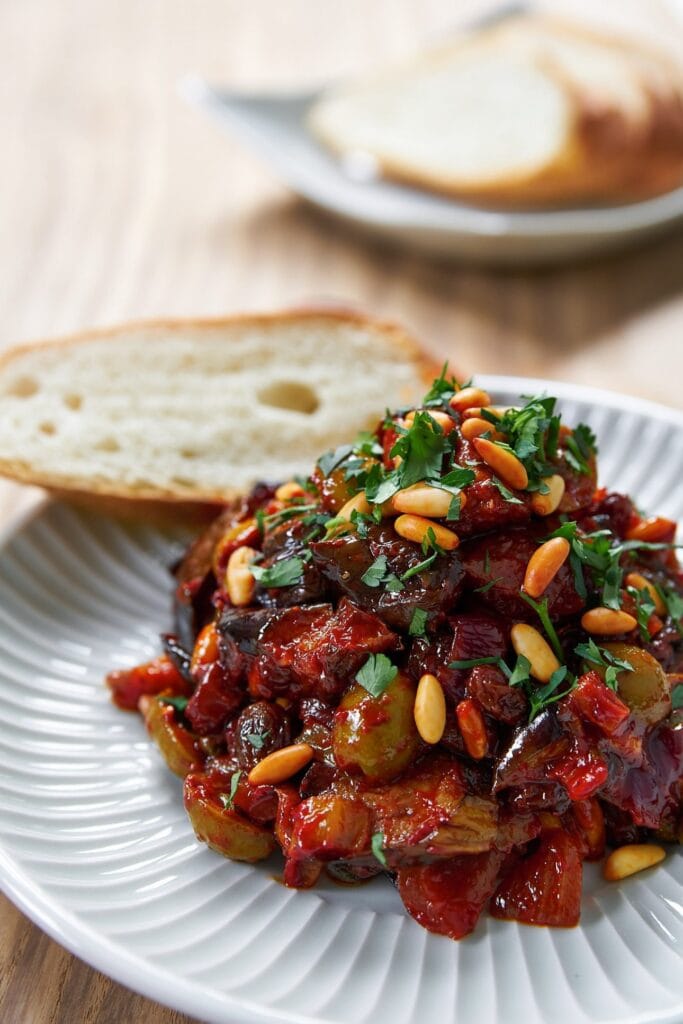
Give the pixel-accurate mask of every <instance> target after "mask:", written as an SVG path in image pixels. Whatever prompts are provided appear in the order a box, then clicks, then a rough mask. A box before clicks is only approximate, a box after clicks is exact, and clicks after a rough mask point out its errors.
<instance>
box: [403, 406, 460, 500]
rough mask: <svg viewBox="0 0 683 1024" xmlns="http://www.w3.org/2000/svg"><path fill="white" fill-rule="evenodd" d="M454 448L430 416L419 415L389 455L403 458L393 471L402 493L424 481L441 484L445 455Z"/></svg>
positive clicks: (417, 414)
mask: <svg viewBox="0 0 683 1024" xmlns="http://www.w3.org/2000/svg"><path fill="white" fill-rule="evenodd" d="M450 450H451V444H450V442H449V440H448V438H447V437H446V435H445V434H444V432H443V429H442V427H441V426H440V425H439V424H438V423H437V422H436V420H434V419H432V417H431V416H430V415H429V413H428V412H416V413H415V419H414V420H413V422H412V424H411V426H410V428H409V429H408V430H405V431H404V432H403V433H402V434H400V435H399V437H398V438H397V439H396V442H395V444H394V446H393V448H392V449H391V452H390V455H391V457H392V458H395V457H396V456H397V455H398V456H400V458H401V462H400V464H399V465H398V466H397V467H396V469H395V470H394V471H393V472H394V474H395V476H396V480H397V482H398V484H399V486H400V488H401V489H403V488H405V487H410V486H411V485H412V484H418V483H420V482H421V481H423V480H439V479H440V478H441V469H442V466H443V458H444V455H445V454H446V453H447V452H449V451H450Z"/></svg>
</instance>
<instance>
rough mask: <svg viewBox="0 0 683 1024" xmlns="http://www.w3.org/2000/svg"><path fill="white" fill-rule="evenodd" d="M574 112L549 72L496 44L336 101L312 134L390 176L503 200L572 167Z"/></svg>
mask: <svg viewBox="0 0 683 1024" xmlns="http://www.w3.org/2000/svg"><path fill="white" fill-rule="evenodd" d="M574 116H575V111H574V105H573V102H572V99H571V97H570V96H569V95H568V94H567V91H566V90H565V89H564V88H563V86H562V84H561V83H559V82H557V81H556V80H555V79H554V78H553V77H552V75H549V74H548V72H547V71H546V70H544V69H543V68H541V67H538V66H535V65H534V64H533V63H532V62H530V61H528V60H526V59H524V58H520V57H518V56H517V55H516V54H514V53H512V54H510V55H508V54H507V53H505V52H504V50H503V49H501V48H499V47H496V46H493V45H491V44H490V43H482V44H480V45H474V46H468V47H464V48H463V49H462V50H459V49H458V50H457V51H454V52H453V53H444V54H434V55H432V56H431V57H430V58H429V59H424V60H422V61H420V62H418V63H416V64H415V65H414V66H412V67H410V68H400V69H398V70H397V71H395V72H387V73H385V74H382V75H380V76H378V77H376V78H375V79H373V80H371V81H368V82H365V83H360V84H359V85H357V86H350V87H348V88H342V89H340V90H337V91H332V92H331V93H330V94H329V95H328V96H327V97H326V98H323V99H322V100H321V101H320V102H319V103H317V104H316V105H315V106H314V107H313V109H312V111H311V113H310V118H309V126H310V128H311V130H312V131H313V132H314V134H316V135H317V136H318V137H319V138H320V139H321V140H322V141H323V142H325V143H327V144H328V145H329V146H330V147H331V148H333V149H334V150H336V151H337V152H340V153H345V154H346V153H354V152H364V153H369V154H371V155H372V156H373V157H374V158H375V159H376V160H377V162H378V164H379V165H380V167H381V168H382V170H383V171H384V172H385V173H387V174H389V175H390V176H393V177H396V178H401V179H405V180H407V181H415V182H418V183H420V184H422V185H426V186H428V187H430V188H433V189H436V190H438V191H446V192H453V193H455V194H460V195H485V194H486V193H487V192H488V191H490V190H493V191H495V192H498V191H499V190H500V189H501V187H502V186H503V185H505V187H512V186H514V185H515V184H516V183H519V184H523V183H525V182H527V181H529V180H533V179H534V178H536V177H537V176H538V175H540V174H542V173H546V172H547V170H548V169H549V168H551V167H553V166H555V165H562V164H563V163H564V161H565V160H566V159H567V155H568V151H569V150H570V148H571V146H572V139H573V124H574Z"/></svg>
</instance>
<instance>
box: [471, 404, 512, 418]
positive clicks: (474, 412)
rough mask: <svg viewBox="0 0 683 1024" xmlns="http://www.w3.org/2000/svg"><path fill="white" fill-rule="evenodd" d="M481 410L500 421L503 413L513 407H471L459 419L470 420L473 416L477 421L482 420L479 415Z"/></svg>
mask: <svg viewBox="0 0 683 1024" xmlns="http://www.w3.org/2000/svg"><path fill="white" fill-rule="evenodd" d="M482 409H486V411H487V412H488V413H491V415H492V416H497V417H498V419H502V418H503V416H504V415H505V413H506V412H507V411H508V409H514V406H513V405H485V406H481V405H473V406H471V407H470V408H469V409H465V410H464V411H463V412H462V413H461V419H463V420H471V419H473V418H474V417H475V416H476V417H477V418H478V419H483V417H482V415H481V410H482Z"/></svg>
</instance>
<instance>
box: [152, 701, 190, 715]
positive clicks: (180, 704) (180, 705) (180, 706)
mask: <svg viewBox="0 0 683 1024" xmlns="http://www.w3.org/2000/svg"><path fill="white" fill-rule="evenodd" d="M157 699H158V700H159V701H160V702H161V703H162V704H170V705H171V707H172V708H175V710H176V711H180V713H181V714H182V713H183V711H184V710H185V708H186V707H187V705H188V703H189V698H188V697H159V698H157Z"/></svg>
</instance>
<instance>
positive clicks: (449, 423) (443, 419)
mask: <svg viewBox="0 0 683 1024" xmlns="http://www.w3.org/2000/svg"><path fill="white" fill-rule="evenodd" d="M417 411H418V412H426V413H427V415H428V416H431V418H432V419H433V420H434V422H435V423H438V424H439V426H440V427H441V429H442V430H443V432H444V434H449V433H450V432H451V430H452V429H453V427H454V426H455V420H454V419H453V417H452V416H449V415H448V413H447V412H438V410H436V409H419V410H417ZM403 422H404V423H405V425H406V426H407V427H412V425H413V423H414V422H415V411H413V412H409V413H408V414H407V415H406V418H405V420H404V421H403Z"/></svg>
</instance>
